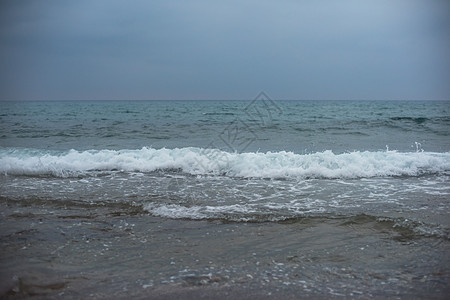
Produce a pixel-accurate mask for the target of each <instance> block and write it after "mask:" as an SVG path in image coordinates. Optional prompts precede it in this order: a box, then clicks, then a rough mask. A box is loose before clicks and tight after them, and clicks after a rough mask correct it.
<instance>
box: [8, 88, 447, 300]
mask: <svg viewBox="0 0 450 300" xmlns="http://www.w3.org/2000/svg"><path fill="white" fill-rule="evenodd" d="M0 108H1V110H0V206H1V210H0V214H1V220H0V242H1V249H2V250H0V251H1V252H2V255H1V257H0V276H1V278H2V282H3V283H2V284H0V289H1V290H0V292H1V293H2V295H3V296H4V297H6V298H8V297H17V296H19V297H32V296H37V297H42V298H58V297H61V296H65V297H67V298H80V297H82V298H84V297H88V296H90V297H93V298H109V297H118V298H120V297H125V296H135V297H138V298H167V297H169V298H170V297H172V298H177V297H185V298H189V297H191V298H197V297H199V296H205V297H217V296H219V297H224V298H235V297H238V298H248V297H250V298H252V297H253V298H261V297H263V298H272V297H274V298H278V297H280V296H281V297H284V298H298V297H299V296H304V297H327V298H328V297H336V298H340V297H355V298H372V297H394V298H395V297H398V298H409V297H418V298H430V297H431V298H446V296H447V295H448V293H449V292H450V285H449V284H450V252H449V250H450V247H449V245H450V244H449V239H450V213H449V212H450V185H449V179H450V138H449V135H450V102H448V101H447V102H445V101H444V102H439V101H274V100H271V99H269V98H268V97H267V96H266V95H264V94H261V95H259V96H258V97H257V98H256V99H255V100H248V101H59V102H58V101H33V102H31V101H30V102H5V101H4V102H0ZM244 291H245V293H246V294H243V293H244Z"/></svg>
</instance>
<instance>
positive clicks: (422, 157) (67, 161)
mask: <svg viewBox="0 0 450 300" xmlns="http://www.w3.org/2000/svg"><path fill="white" fill-rule="evenodd" d="M174 169H175V170H181V171H182V172H185V173H188V174H192V175H207V174H213V175H225V176H230V177H248V178H250V177H252V178H289V177H293V178H330V179H333V178H368V177H382V176H420V175H423V174H435V173H445V172H448V171H450V152H445V153H434V152H408V153H400V152H396V151H377V152H370V151H364V152H360V151H354V152H349V153H342V154H335V153H333V152H332V151H329V150H328V151H324V152H316V153H311V154H295V153H293V152H285V151H281V152H267V153H259V152H249V153H229V152H224V151H221V150H218V149H203V148H193V147H189V148H175V149H165V148H162V149H153V148H147V147H144V148H142V149H139V150H89V151H76V150H70V151H64V152H58V151H50V150H37V149H1V150H0V172H2V173H4V174H6V175H8V174H11V175H31V176H42V175H50V176H57V177H67V176H80V175H88V174H89V173H92V172H95V171H124V172H153V171H157V170H174Z"/></svg>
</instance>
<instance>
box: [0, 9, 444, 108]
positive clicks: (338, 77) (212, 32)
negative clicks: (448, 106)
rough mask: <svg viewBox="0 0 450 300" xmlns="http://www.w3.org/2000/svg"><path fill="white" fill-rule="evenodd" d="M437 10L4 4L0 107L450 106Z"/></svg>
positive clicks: (0, 13) (441, 14) (1, 14)
mask: <svg viewBox="0 0 450 300" xmlns="http://www.w3.org/2000/svg"><path fill="white" fill-rule="evenodd" d="M449 8H450V4H447V2H446V1H415V0H399V1H388V0H384V1H382V0H380V1H364V2H362V1H329V0H328V1H327V0H322V1H287V0H286V1H276V2H275V1H200V0H196V1H127V2H124V1H106V0H102V1H85V0H84V1H29V0H25V1H10V0H8V1H2V4H0V19H1V21H0V41H1V44H0V54H1V58H0V66H1V70H0V98H1V99H243V98H251V97H253V96H254V95H255V94H257V93H258V92H259V91H260V90H265V91H268V92H269V93H270V94H271V95H272V96H273V97H275V98H286V99H448V98H449V95H450V91H449V88H448V82H449V78H450V74H449V73H450V71H449V70H450V59H449V57H448V55H447V53H448V52H449V50H450V42H449V36H450V35H449V33H450V32H449V31H450V26H449V25H450V24H449V20H448V17H447V11H448V9H449Z"/></svg>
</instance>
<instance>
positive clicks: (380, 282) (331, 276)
mask: <svg viewBox="0 0 450 300" xmlns="http://www.w3.org/2000/svg"><path fill="white" fill-rule="evenodd" d="M33 201H34V200H29V202H27V203H26V204H25V203H19V202H17V201H6V200H5V199H2V218H1V220H2V221H1V228H2V240H1V242H2V245H1V246H2V262H1V264H2V268H1V269H2V271H1V276H2V278H3V279H4V280H3V283H2V292H3V293H5V294H6V295H9V296H11V297H13V296H14V297H16V296H39V297H43V298H58V297H60V296H64V297H67V298H79V297H87V296H92V297H95V298H108V297H111V296H114V297H121V296H122V297H123V296H125V295H133V296H136V297H140V298H147V297H152V296H154V297H158V296H161V297H166V296H167V297H170V295H172V293H175V292H177V293H181V294H184V293H186V295H189V293H193V292H195V294H194V295H197V296H198V295H201V294H202V293H210V295H215V294H216V295H222V296H226V293H234V294H232V295H233V296H236V295H235V294H236V293H239V291H241V290H242V291H244V290H246V291H247V293H250V295H254V296H255V297H256V296H280V295H284V296H292V297H297V296H320V297H332V296H336V297H340V296H346V297H348V296H351V297H361V298H372V297H388V296H389V297H396V296H398V297H401V298H409V297H423V298H442V299H444V298H445V297H446V295H448V291H449V289H448V283H449V279H450V273H449V270H448V265H449V263H450V255H449V253H450V252H449V250H450V249H449V243H448V238H444V237H439V236H434V235H427V236H426V235H423V234H421V233H420V232H417V231H416V230H415V227H413V226H409V225H408V224H407V223H405V224H404V225H402V224H400V223H398V222H397V221H394V220H390V219H385V218H379V217H374V216H370V215H366V214H358V215H354V216H342V217H324V216H321V217H304V218H302V217H300V218H297V219H291V220H286V221H279V222H245V223H244V222H228V221H224V220H208V221H205V220H203V221H192V220H186V219H184V220H173V219H167V218H159V217H152V216H149V215H148V213H146V212H145V211H143V210H140V209H136V208H134V207H130V206H124V205H117V206H113V207H111V206H110V207H105V206H103V205H93V206H91V207H88V206H86V205H79V206H77V205H72V206H70V207H62V206H60V205H53V204H49V203H45V202H43V201H41V200H36V202H33ZM210 289H212V290H213V291H214V292H211V290H210ZM205 290H206V292H204V291H205ZM5 294H4V295H5ZM232 295H228V296H230V297H231V296H232Z"/></svg>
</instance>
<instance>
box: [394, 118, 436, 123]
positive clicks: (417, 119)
mask: <svg viewBox="0 0 450 300" xmlns="http://www.w3.org/2000/svg"><path fill="white" fill-rule="evenodd" d="M391 120H392V121H409V122H414V123H417V124H422V123H425V122H426V121H429V120H430V119H428V118H425V117H417V118H413V117H392V118H391Z"/></svg>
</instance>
